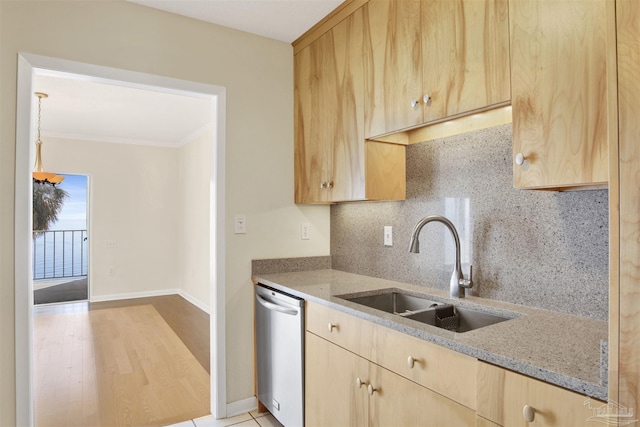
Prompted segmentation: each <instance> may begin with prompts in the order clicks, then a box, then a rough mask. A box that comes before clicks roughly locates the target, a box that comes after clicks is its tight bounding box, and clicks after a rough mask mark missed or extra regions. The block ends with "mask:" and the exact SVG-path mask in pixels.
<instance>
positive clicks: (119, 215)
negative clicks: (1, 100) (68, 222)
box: [42, 138, 181, 300]
mask: <svg viewBox="0 0 640 427" xmlns="http://www.w3.org/2000/svg"><path fill="white" fill-rule="evenodd" d="M44 140H45V143H44V144H43V146H42V157H43V161H44V162H45V165H46V166H47V168H48V169H51V170H55V171H57V172H58V173H73V174H79V175H88V176H89V179H90V182H91V191H90V193H89V195H90V197H91V206H90V207H91V209H90V233H91V234H90V241H89V248H90V266H89V267H90V272H89V274H90V291H91V295H90V297H91V300H103V299H110V298H114V297H123V296H125V294H132V295H137V296H141V295H144V294H146V293H162V291H168V290H172V289H176V288H178V287H179V280H180V279H179V269H178V266H179V263H178V237H179V225H180V219H181V218H180V214H181V210H180V208H179V203H178V198H179V197H180V194H181V191H180V190H179V185H180V184H179V179H178V169H179V156H178V154H179V149H176V148H164V147H151V146H140V145H125V144H114V143H105V142H95V141H78V140H69V139H55V138H44ZM106 240H112V241H115V242H116V245H117V246H116V247H115V248H111V247H107V245H105V241H106ZM111 267H113V269H114V274H113V275H110V272H109V269H110V268H111Z"/></svg>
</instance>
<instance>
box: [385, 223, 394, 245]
mask: <svg viewBox="0 0 640 427" xmlns="http://www.w3.org/2000/svg"><path fill="white" fill-rule="evenodd" d="M384 245H385V246H393V227H392V226H390V225H385V226H384Z"/></svg>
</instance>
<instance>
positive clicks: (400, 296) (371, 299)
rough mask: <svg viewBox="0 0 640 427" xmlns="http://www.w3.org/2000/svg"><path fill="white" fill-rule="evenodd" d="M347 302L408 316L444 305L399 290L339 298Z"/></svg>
mask: <svg viewBox="0 0 640 427" xmlns="http://www.w3.org/2000/svg"><path fill="white" fill-rule="evenodd" d="M338 298H342V299H344V300H347V301H351V302H355V303H356V304H361V305H365V306H367V307H371V308H375V309H376V310H382V311H384V312H387V313H393V314H399V315H404V316H406V315H408V314H412V313H415V312H417V311H422V310H428V309H430V308H434V307H436V306H438V305H442V304H443V303H441V302H438V301H432V300H430V299H426V298H421V297H417V296H414V295H409V294H406V293H401V292H399V291H398V290H397V289H390V290H388V292H384V293H380V294H376V295H367V296H360V297H350V296H349V295H342V296H338Z"/></svg>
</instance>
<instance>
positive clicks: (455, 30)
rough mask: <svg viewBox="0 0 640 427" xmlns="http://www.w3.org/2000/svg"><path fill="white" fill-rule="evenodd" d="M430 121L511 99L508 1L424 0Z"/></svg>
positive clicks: (425, 79)
mask: <svg viewBox="0 0 640 427" xmlns="http://www.w3.org/2000/svg"><path fill="white" fill-rule="evenodd" d="M421 11H422V25H421V27H422V67H423V83H422V87H423V92H424V93H428V94H429V96H430V97H431V102H430V103H429V104H428V105H423V106H422V108H423V109H424V118H423V121H424V122H425V123H428V122H431V121H434V120H438V119H442V118H445V117H450V116H455V115H458V114H462V113H466V112H470V111H473V110H477V109H482V108H486V107H488V106H491V105H494V104H499V103H503V102H508V101H509V100H510V99H511V88H510V83H509V9H508V4H507V0H461V1H451V0H422V8H421Z"/></svg>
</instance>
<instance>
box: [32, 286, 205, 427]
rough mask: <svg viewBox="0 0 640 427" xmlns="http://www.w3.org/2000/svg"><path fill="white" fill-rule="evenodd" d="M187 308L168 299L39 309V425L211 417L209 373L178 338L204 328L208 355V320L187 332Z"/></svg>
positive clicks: (146, 422)
mask: <svg viewBox="0 0 640 427" xmlns="http://www.w3.org/2000/svg"><path fill="white" fill-rule="evenodd" d="M184 303H186V304H188V305H190V304H189V303H188V302H186V301H184V300H183V299H182V298H181V297H179V296H169V297H157V298H152V299H149V298H144V299H138V300H128V301H118V302H110V303H99V304H89V303H77V304H72V305H64V306H63V305H60V306H48V307H43V308H42V309H40V308H38V309H37V310H36V317H35V318H34V351H35V354H34V368H35V369H34V370H35V394H36V402H35V413H36V425H37V426H38V427H41V426H76V425H77V426H143V425H144V426H149V425H167V424H172V423H176V422H179V421H183V420H188V419H193V418H197V417H201V416H204V415H207V414H209V404H210V390H209V374H208V372H207V369H205V367H203V366H202V364H201V363H199V362H198V359H197V358H196V357H195V356H194V354H192V352H190V351H189V349H188V348H187V346H186V345H185V343H184V342H183V341H184V340H185V338H184V333H183V332H181V331H180V329H181V328H182V329H184V330H191V332H192V333H191V337H189V338H186V340H187V341H189V340H191V341H198V337H197V334H194V333H193V330H196V331H198V330H200V331H202V330H204V329H206V331H207V334H206V347H207V349H208V340H209V336H208V315H206V313H204V316H200V318H201V319H200V320H201V322H193V324H192V325H190V326H191V327H190V328H187V326H188V325H189V322H188V321H187V320H185V319H187V318H188V317H189V316H186V315H185V314H184V311H185V306H184ZM158 307H161V308H160V309H158ZM196 310H197V309H196ZM198 311H199V310H198ZM162 312H164V313H163V314H161V313H162ZM167 317H168V318H169V319H170V320H167ZM205 317H206V326H207V327H206V328H205V327H204V326H203V325H202V323H204V322H203V321H204V320H205ZM170 323H173V325H171V326H170ZM198 323H200V324H198ZM176 325H177V326H176ZM172 327H173V329H172ZM176 330H177V331H176ZM176 333H178V335H180V336H178V335H177V334H176ZM187 335H189V334H187ZM200 340H204V338H203V337H202V336H200ZM192 347H193V343H192ZM201 357H202V356H201ZM207 357H208V352H207ZM207 368H208V359H207Z"/></svg>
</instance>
